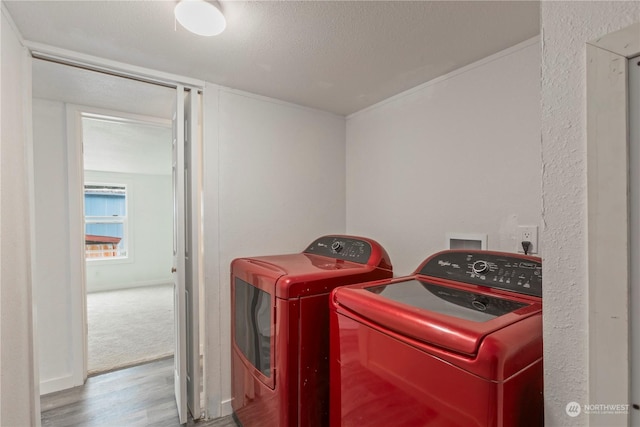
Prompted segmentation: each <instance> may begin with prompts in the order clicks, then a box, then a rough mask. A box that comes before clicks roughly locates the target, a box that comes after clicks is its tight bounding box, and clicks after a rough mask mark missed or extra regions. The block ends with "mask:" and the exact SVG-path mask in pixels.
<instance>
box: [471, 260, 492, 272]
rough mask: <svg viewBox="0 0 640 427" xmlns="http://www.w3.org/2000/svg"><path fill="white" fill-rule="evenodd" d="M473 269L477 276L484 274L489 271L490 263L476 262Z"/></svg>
mask: <svg viewBox="0 0 640 427" xmlns="http://www.w3.org/2000/svg"><path fill="white" fill-rule="evenodd" d="M471 269H472V270H473V272H474V273H476V274H484V273H486V272H487V271H489V263H488V262H487V261H476V262H474V263H473V265H472V266H471Z"/></svg>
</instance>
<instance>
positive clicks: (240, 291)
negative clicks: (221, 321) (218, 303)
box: [231, 259, 284, 389]
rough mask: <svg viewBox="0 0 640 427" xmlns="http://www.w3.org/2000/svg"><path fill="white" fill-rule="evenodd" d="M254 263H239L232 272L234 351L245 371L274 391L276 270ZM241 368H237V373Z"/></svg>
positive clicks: (241, 261)
mask: <svg viewBox="0 0 640 427" xmlns="http://www.w3.org/2000/svg"><path fill="white" fill-rule="evenodd" d="M265 264H266V263H263V262H256V260H251V259H240V260H236V261H234V262H233V264H232V271H231V304H232V314H231V318H232V320H231V322H232V323H231V332H232V337H233V338H232V339H233V348H234V351H236V352H237V353H238V355H239V357H240V359H241V360H242V362H243V364H244V366H245V368H244V369H245V370H246V371H248V373H249V374H250V375H251V376H253V377H255V378H257V379H259V380H260V381H261V382H262V383H264V384H265V385H266V386H268V387H269V388H271V389H273V388H274V387H275V380H274V375H273V373H274V366H275V302H276V301H275V300H276V298H275V295H274V291H275V283H276V282H277V280H278V278H279V277H280V276H282V275H283V274H284V272H283V271H281V270H279V269H278V268H277V267H275V266H272V265H269V264H266V265H265ZM238 368H239V367H234V369H238Z"/></svg>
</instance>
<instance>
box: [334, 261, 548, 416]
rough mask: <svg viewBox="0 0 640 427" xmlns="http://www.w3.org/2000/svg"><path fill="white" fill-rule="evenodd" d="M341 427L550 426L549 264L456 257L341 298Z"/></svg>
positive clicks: (337, 306) (337, 409) (337, 384)
mask: <svg viewBox="0 0 640 427" xmlns="http://www.w3.org/2000/svg"><path fill="white" fill-rule="evenodd" d="M330 322H331V351H330V353H331V355H330V371H331V404H330V407H331V411H330V412H331V415H330V421H331V426H332V427H337V426H357V427H361V426H371V427H376V426H380V427H388V426H398V427H399V426H411V427H417V426H430V427H435V426H446V427H454V426H458V427H472V426H483V427H485V426H503V427H505V426H511V427H523V426H541V425H542V424H543V400H542V377H543V369H542V265H541V261H540V258H535V257H530V256H524V255H518V254H507V253H499V252H487V251H444V252H440V253H437V254H435V255H433V256H432V257H430V258H428V259H427V260H426V261H424V262H423V264H422V265H421V266H420V267H419V268H418V269H417V270H416V272H415V273H414V274H413V275H412V276H409V277H403V278H396V279H391V280H382V281H377V282H373V283H365V284H358V285H353V286H347V287H343V288H338V289H336V290H335V291H333V293H332V295H331V313H330Z"/></svg>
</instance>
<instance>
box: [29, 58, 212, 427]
mask: <svg viewBox="0 0 640 427" xmlns="http://www.w3.org/2000/svg"><path fill="white" fill-rule="evenodd" d="M187 93H188V91H185V89H184V88H183V87H182V86H181V85H179V84H176V85H173V86H172V85H171V84H166V85H163V84H155V83H154V84H150V83H149V82H141V81H139V80H136V79H131V78H124V77H121V76H116V75H113V74H106V73H104V72H96V71H90V70H87V69H84V68H79V67H75V66H69V65H64V64H60V63H55V62H51V61H48V60H42V59H34V60H33V129H34V132H33V141H34V172H35V173H34V175H35V211H36V218H35V239H34V240H35V242H36V245H35V246H36V250H35V251H36V258H37V260H38V261H37V262H36V267H35V268H34V298H35V300H36V307H37V318H38V337H37V347H38V354H39V359H40V360H39V377H40V384H41V394H47V393H50V392H54V391H58V390H63V389H67V388H71V387H74V386H77V385H81V384H82V383H83V382H84V380H85V379H86V376H87V358H86V354H87V348H86V344H85V343H86V342H85V336H86V322H85V320H86V313H85V312H84V310H83V308H84V298H85V296H86V291H87V289H86V286H85V278H86V275H87V272H88V269H87V268H86V264H85V262H86V260H85V257H86V253H87V249H88V248H87V246H88V245H87V234H90V233H87V230H86V229H85V228H83V226H82V225H83V224H84V222H85V213H84V209H83V205H84V198H85V194H84V188H83V184H84V182H85V177H84V174H85V173H84V170H83V168H82V163H83V145H82V141H83V139H84V135H83V132H82V126H80V125H77V123H79V122H81V121H82V120H83V115H84V116H85V118H86V117H89V116H91V117H92V118H94V119H95V118H96V117H98V118H101V119H104V116H105V113H104V112H105V111H117V112H122V111H126V114H127V115H128V116H127V118H128V119H129V120H130V119H131V117H135V118H140V117H142V116H144V117H156V118H159V119H160V121H162V122H163V123H165V124H166V123H172V125H171V127H170V128H171V129H173V132H172V145H173V147H179V148H178V150H177V151H176V150H173V152H174V154H175V153H178V154H179V155H180V156H181V158H182V160H183V161H184V160H185V153H186V147H187V144H185V143H184V140H183V138H184V137H183V135H185V134H186V133H187V132H185V124H190V120H191V117H190V116H189V115H187V113H185V109H186V99H187V95H186V94H187ZM189 99H199V96H197V97H189ZM194 105H195V106H196V107H198V105H197V104H195V103H194V102H192V103H191V108H192V109H191V110H190V111H195V110H193V106H194ZM175 111H178V112H180V117H178V116H176V114H174V113H175ZM120 114H125V113H119V114H117V115H116V116H119V115H120ZM106 116H114V115H113V114H111V115H109V114H106ZM195 116H196V117H197V116H198V114H197V111H195ZM177 118H178V119H179V120H176V119H177ZM143 121H144V120H143ZM156 124H157V123H156ZM178 127H179V128H180V129H179V130H178V129H177V128H178ZM191 128H192V127H191V126H189V129H191ZM175 141H180V144H179V145H176V144H175ZM199 143H200V141H199V140H195V139H194V142H193V144H191V141H190V144H189V145H188V147H192V145H193V147H195V148H193V149H192V150H191V151H193V152H194V154H195V155H197V154H198V153H199V152H198V150H197V147H198V144H199ZM190 149H191V148H190ZM151 154H152V153H150V152H146V155H147V156H150V155H151ZM175 164H176V161H175V158H171V162H170V165H169V167H170V168H172V167H173V166H175ZM178 164H181V165H182V169H180V171H182V170H183V169H184V167H186V164H185V163H181V162H178ZM138 166H140V165H138ZM197 166H199V165H197ZM189 171H190V172H191V169H189ZM197 173H199V167H195V168H194V170H193V175H194V177H195V179H197V178H199V176H198V175H197ZM184 178H185V175H182V176H181V179H182V180H184ZM92 180H93V181H94V182H93V183H92V184H97V186H95V185H94V187H93V190H101V189H102V190H103V191H104V190H105V187H113V188H111V189H110V190H109V191H112V192H113V193H118V192H122V191H125V192H126V191H128V190H127V189H128V188H130V187H129V186H128V185H126V183H124V184H125V185H124V186H122V185H105V184H122V183H119V182H114V181H113V180H112V179H107V178H104V177H102V178H100V177H98V178H95V177H94V179H92ZM172 181H173V182H175V180H172ZM181 182H182V181H181ZM196 184H197V182H196ZM123 188H124V190H123ZM184 188H186V187H183V190H182V193H181V195H182V198H177V199H176V197H177V196H176V194H177V192H176V188H175V186H174V188H173V189H172V191H173V200H174V201H175V200H181V202H180V203H177V205H182V207H183V209H182V211H183V212H186V213H187V214H189V215H190V214H191V213H192V211H194V212H196V213H197V214H199V212H200V209H194V208H192V206H195V207H199V203H200V200H199V198H198V197H199V196H197V195H198V194H199V189H200V187H199V186H198V185H196V186H195V187H193V188H194V192H195V193H196V197H191V198H188V199H187V198H186V197H185V196H188V195H189V193H188V192H187V193H186V194H185V191H184ZM189 188H191V187H189ZM132 194H135V188H133V193H132ZM187 201H188V202H189V203H190V205H186V203H187ZM170 210H171V211H174V212H175V206H174V205H173V204H172V206H171V208H170ZM125 212H126V211H125ZM97 216H100V215H97ZM173 216H174V217H175V215H173ZM99 219H100V218H98V220H99ZM103 219H104V218H103ZM195 219H196V221H195V222H194V224H195V227H193V232H194V234H193V236H192V237H191V239H190V242H193V243H194V245H195V244H199V234H200V233H201V227H200V224H199V222H198V218H195ZM183 220H184V216H183ZM123 228H124V226H123ZM178 229H179V230H180V233H179V234H178V235H179V236H182V239H184V234H185V227H184V225H183V226H181V227H178ZM169 230H175V227H174V226H173V225H170V226H169ZM172 235H173V232H172ZM120 241H127V237H126V236H122V237H120ZM89 243H91V244H102V243H105V242H95V241H89ZM107 243H109V242H107ZM114 243H115V242H111V244H114ZM118 243H119V242H118ZM128 243H132V242H131V240H130V239H129V242H128ZM115 246H117V245H115ZM172 246H174V247H175V245H172ZM183 248H184V245H183ZM89 250H91V251H92V250H96V248H95V247H91V248H89ZM98 250H99V249H98ZM183 251H184V249H183ZM113 253H114V254H116V255H118V256H122V255H123V254H127V253H129V254H133V256H134V257H138V255H139V253H138V252H137V251H136V249H135V247H133V250H132V251H130V249H127V248H125V249H124V250H123V251H120V249H116V248H115V247H114V248H113ZM192 253H193V254H195V255H196V257H194V262H195V261H196V260H197V259H198V258H199V257H201V251H200V250H197V251H194V252H192ZM172 258H173V259H175V258H176V254H175V253H174V254H172ZM182 259H183V261H184V256H183V258H182ZM187 264H188V265H189V266H190V264H189V263H187ZM183 265H184V264H183ZM165 268H166V270H167V272H171V262H170V263H169V265H166V266H165ZM198 268H199V267H198ZM171 273H172V276H171V277H172V280H174V281H175V280H176V277H179V276H180V274H181V275H182V277H184V274H185V271H184V269H183V270H182V271H181V272H180V273H178V274H175V273H173V272H171ZM200 275H201V274H200V272H199V271H196V272H195V274H194V277H195V279H194V281H193V283H192V286H193V285H194V284H195V286H199V283H198V280H197V279H198V278H199V277H200ZM176 283H177V282H176ZM173 289H174V291H173V292H172V294H173V295H172V297H173V302H174V310H175V312H176V313H177V315H176V316H174V317H175V319H174V324H175V325H174V327H175V326H176V325H179V326H181V327H180V328H179V329H176V330H177V331H178V333H176V334H175V336H176V341H177V342H178V343H185V342H186V341H187V338H186V334H187V329H188V330H189V331H194V330H195V331H198V328H197V326H198V320H199V317H198V316H199V313H198V311H197V310H196V311H193V310H191V311H190V312H189V313H187V306H186V301H191V303H192V304H193V301H192V300H189V299H188V298H186V297H185V290H184V280H182V287H180V286H174V287H173ZM194 295H195V298H197V295H198V292H192V293H191V294H190V296H191V298H192V299H193V298H194ZM195 301H197V299H196V300H195ZM196 307H197V304H196ZM188 315H190V317H189V318H188V320H189V322H188V324H189V326H190V327H189V328H186V324H187V316H188ZM194 325H195V328H194ZM196 338H197V336H196ZM197 342H198V340H197V339H196V340H195V341H194V347H196V345H197ZM182 345H183V346H185V344H182ZM196 348H198V350H199V347H196ZM189 355H190V356H194V352H193V351H191V353H189ZM199 356H200V354H199V351H198V352H197V353H196V354H195V356H194V357H199ZM176 363H177V364H178V365H179V366H176V369H175V371H176V372H182V368H180V367H181V366H182V365H184V366H186V358H183V360H181V361H180V362H179V363H178V362H176ZM185 370H186V368H185ZM194 374H195V373H193V374H191V375H190V378H191V379H192V381H193V379H194V377H197V379H198V380H199V377H201V375H202V374H201V373H199V374H196V375H194ZM178 380H179V382H180V384H182V381H183V380H184V381H187V375H181V376H179V377H178ZM197 384H198V385H199V382H198V383H197ZM186 388H187V387H186V385H185V386H181V387H180V388H179V391H180V393H182V391H183V390H186ZM198 389H199V387H198ZM176 390H178V388H176ZM184 394H185V397H182V395H180V396H178V395H176V400H177V401H178V402H186V400H187V399H186V391H185V392H184ZM197 400H199V399H197ZM179 407H180V405H179ZM179 412H180V418H181V421H182V420H183V419H184V420H186V408H181V409H180V411H179ZM195 414H196V415H197V416H198V417H199V415H200V413H199V411H195Z"/></svg>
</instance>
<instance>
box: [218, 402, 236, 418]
mask: <svg viewBox="0 0 640 427" xmlns="http://www.w3.org/2000/svg"><path fill="white" fill-rule="evenodd" d="M232 413H233V408H232V407H231V399H227V400H223V401H222V402H220V416H221V417H226V416H227V415H231V414H232Z"/></svg>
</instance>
